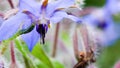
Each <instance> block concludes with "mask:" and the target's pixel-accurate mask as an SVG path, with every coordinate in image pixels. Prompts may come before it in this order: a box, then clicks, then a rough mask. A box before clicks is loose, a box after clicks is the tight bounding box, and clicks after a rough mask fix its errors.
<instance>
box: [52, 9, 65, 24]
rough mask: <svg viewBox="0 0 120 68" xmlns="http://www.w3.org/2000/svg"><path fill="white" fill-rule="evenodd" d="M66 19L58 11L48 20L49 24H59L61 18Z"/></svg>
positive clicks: (63, 14) (63, 13)
mask: <svg viewBox="0 0 120 68" xmlns="http://www.w3.org/2000/svg"><path fill="white" fill-rule="evenodd" d="M65 17H67V14H66V13H65V12H63V11H58V12H55V13H54V14H53V15H52V16H51V18H50V22H52V23H58V22H60V21H61V20H62V19H63V18H65Z"/></svg>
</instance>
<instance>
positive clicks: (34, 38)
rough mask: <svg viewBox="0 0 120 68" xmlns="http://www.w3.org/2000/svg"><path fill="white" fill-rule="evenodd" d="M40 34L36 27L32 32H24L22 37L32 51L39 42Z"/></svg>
mask: <svg viewBox="0 0 120 68" xmlns="http://www.w3.org/2000/svg"><path fill="white" fill-rule="evenodd" d="M39 38H40V35H39V34H38V33H37V31H36V28H34V29H33V30H32V31H31V32H30V33H27V34H23V35H22V39H23V40H24V41H25V43H26V44H27V45H28V48H29V50H30V51H32V49H33V47H34V46H35V45H36V43H37V42H38V39H39Z"/></svg>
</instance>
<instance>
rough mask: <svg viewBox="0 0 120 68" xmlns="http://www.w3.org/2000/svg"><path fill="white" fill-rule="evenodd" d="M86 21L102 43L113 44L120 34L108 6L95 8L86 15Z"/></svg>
mask: <svg viewBox="0 0 120 68" xmlns="http://www.w3.org/2000/svg"><path fill="white" fill-rule="evenodd" d="M84 22H85V23H86V24H87V25H89V26H91V28H92V31H91V32H94V36H95V39H96V40H97V41H98V43H100V44H102V45H111V44H112V43H114V41H115V40H116V39H118V38H119V36H120V35H119V32H118V29H119V28H117V27H118V26H116V24H115V23H114V21H113V20H112V15H111V13H109V12H108V10H107V9H106V7H103V8H102V9H95V10H94V11H93V12H92V13H91V14H89V15H86V16H85V17H84Z"/></svg>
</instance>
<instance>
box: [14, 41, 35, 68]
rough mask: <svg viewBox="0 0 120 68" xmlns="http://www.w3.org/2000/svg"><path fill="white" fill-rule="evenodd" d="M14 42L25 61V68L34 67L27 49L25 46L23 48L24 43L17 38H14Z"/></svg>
mask: <svg viewBox="0 0 120 68" xmlns="http://www.w3.org/2000/svg"><path fill="white" fill-rule="evenodd" d="M14 41H15V44H16V47H17V49H18V50H19V51H20V52H21V54H22V55H23V59H24V61H25V65H26V68H36V67H35V65H34V64H33V62H32V60H31V58H30V57H29V56H28V52H26V51H28V50H27V48H26V49H25V45H22V44H21V43H20V41H19V40H17V39H15V40H14Z"/></svg>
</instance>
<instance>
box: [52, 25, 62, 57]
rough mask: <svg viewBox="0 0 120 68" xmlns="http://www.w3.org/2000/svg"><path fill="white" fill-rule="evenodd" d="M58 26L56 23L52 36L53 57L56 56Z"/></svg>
mask: <svg viewBox="0 0 120 68" xmlns="http://www.w3.org/2000/svg"><path fill="white" fill-rule="evenodd" d="M59 27H60V24H59V23H57V25H56V30H55V37H54V44H53V51H52V57H55V56H56V50H57V43H58V35H59Z"/></svg>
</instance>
